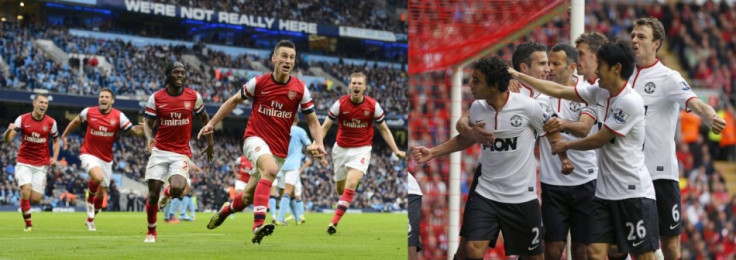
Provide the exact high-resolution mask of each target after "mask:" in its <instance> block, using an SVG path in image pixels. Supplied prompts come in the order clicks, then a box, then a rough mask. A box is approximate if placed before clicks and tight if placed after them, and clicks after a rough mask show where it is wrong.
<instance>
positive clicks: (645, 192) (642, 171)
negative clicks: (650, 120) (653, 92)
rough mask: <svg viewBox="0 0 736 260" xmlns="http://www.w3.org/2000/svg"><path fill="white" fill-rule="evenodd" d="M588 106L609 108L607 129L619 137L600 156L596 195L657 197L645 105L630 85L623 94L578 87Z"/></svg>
mask: <svg viewBox="0 0 736 260" xmlns="http://www.w3.org/2000/svg"><path fill="white" fill-rule="evenodd" d="M575 92H576V93H577V94H578V96H579V97H580V98H581V99H583V100H585V102H586V103H588V104H596V103H602V104H605V105H606V109H605V114H604V115H603V127H605V128H608V129H609V130H610V131H612V132H613V133H615V134H616V135H617V136H616V137H614V138H613V139H611V140H610V141H608V142H607V143H606V144H605V145H603V147H602V148H600V154H599V158H598V159H599V160H598V164H599V172H598V173H599V174H598V183H597V186H596V190H595V196H596V197H598V198H601V199H607V200H623V199H629V198H641V197H644V198H650V199H655V197H654V185H653V184H652V178H651V176H649V172H648V171H647V168H646V165H644V152H643V147H642V146H643V145H644V135H645V133H644V131H645V127H646V121H645V120H644V102H643V101H642V99H641V97H640V96H639V94H637V93H636V91H634V90H633V89H631V87H630V85H629V84H626V86H624V88H622V89H621V91H620V92H619V93H616V94H614V95H610V93H609V92H608V90H605V89H602V88H599V87H593V86H581V87H577V86H576V87H575Z"/></svg>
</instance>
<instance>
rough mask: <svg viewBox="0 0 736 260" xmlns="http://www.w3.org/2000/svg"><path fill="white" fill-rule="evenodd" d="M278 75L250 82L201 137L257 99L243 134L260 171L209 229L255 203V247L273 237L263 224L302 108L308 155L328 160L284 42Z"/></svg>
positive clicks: (290, 47) (289, 45)
mask: <svg viewBox="0 0 736 260" xmlns="http://www.w3.org/2000/svg"><path fill="white" fill-rule="evenodd" d="M271 61H272V62H273V64H274V71H273V73H266V74H264V75H261V76H256V77H254V78H252V79H250V80H249V81H248V82H247V83H245V84H244V85H243V87H242V88H241V89H240V91H239V92H238V93H236V94H235V95H233V96H232V97H230V98H229V99H228V100H227V101H225V103H223V104H222V106H220V109H219V110H218V111H217V114H215V116H214V117H212V120H211V121H210V122H209V123H208V124H206V125H205V126H204V127H202V130H200V132H199V135H198V137H199V136H202V135H211V134H212V132H213V131H214V126H215V124H217V123H219V122H220V121H222V119H224V118H225V117H226V116H227V115H229V114H230V113H231V112H232V111H233V109H235V107H236V106H237V105H238V104H240V102H242V101H243V100H245V99H248V98H250V99H253V112H252V113H251V115H250V119H248V125H247V126H246V128H245V133H244V134H243V153H245V156H246V157H248V160H249V161H251V162H254V163H255V165H256V170H255V171H252V172H251V178H250V180H248V184H247V185H246V186H245V192H243V195H242V196H235V199H234V200H233V202H232V204H231V203H230V202H226V203H225V204H224V205H223V206H222V208H221V209H220V211H219V212H218V213H217V214H215V215H214V216H213V217H212V219H210V222H209V223H208V224H207V228H208V229H214V228H216V227H218V226H220V225H221V224H222V222H224V221H225V219H227V216H229V215H230V214H232V213H234V212H239V211H242V210H243V209H245V207H246V206H248V205H249V204H250V203H251V202H252V203H253V228H252V230H253V239H251V241H252V242H253V243H259V244H260V243H261V240H262V239H263V237H265V236H268V235H271V233H273V230H274V227H275V226H274V225H273V224H264V222H265V220H266V212H267V211H268V195H269V191H270V189H271V186H272V184H273V180H274V179H275V178H276V173H278V171H279V168H281V165H282V164H283V163H284V158H285V157H286V155H287V153H288V149H289V133H290V132H291V125H292V123H293V120H294V117H295V116H298V115H297V114H296V113H297V112H298V109H299V108H301V110H302V114H304V116H305V117H306V120H307V125H308V126H309V131H310V132H311V134H312V136H313V137H314V144H312V145H310V146H309V147H307V150H308V151H309V152H310V153H311V154H313V155H316V156H323V155H324V154H325V148H324V145H323V144H322V136H323V135H322V129H321V128H320V125H319V119H317V115H316V113H315V111H314V101H312V96H311V94H310V93H309V89H308V88H307V86H306V84H305V83H304V81H301V80H300V79H298V78H297V77H294V76H291V75H289V73H291V70H292V69H293V68H294V65H295V64H294V62H295V61H296V46H295V45H294V43H293V42H291V41H287V40H282V41H280V42H278V43H277V44H276V46H275V47H274V50H273V55H272V56H271Z"/></svg>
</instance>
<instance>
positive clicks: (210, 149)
mask: <svg viewBox="0 0 736 260" xmlns="http://www.w3.org/2000/svg"><path fill="white" fill-rule="evenodd" d="M231 111H232V110H231ZM218 112H219V111H218ZM228 114H229V113H228ZM199 120H200V121H202V125H207V124H208V123H209V122H210V115H208V114H207V111H206V110H204V109H202V112H200V113H199ZM200 132H201V131H200ZM197 138H199V136H197ZM204 152H205V153H207V160H208V161H210V162H211V161H212V158H213V157H214V156H215V139H214V137H212V135H207V148H206V149H205V151H204ZM200 171H201V169H200Z"/></svg>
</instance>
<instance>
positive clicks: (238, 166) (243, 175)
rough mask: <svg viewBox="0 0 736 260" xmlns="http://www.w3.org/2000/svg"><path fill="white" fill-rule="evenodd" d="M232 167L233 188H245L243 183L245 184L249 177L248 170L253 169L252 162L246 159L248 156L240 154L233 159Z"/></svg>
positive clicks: (240, 189) (238, 189) (239, 189)
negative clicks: (233, 173) (233, 174)
mask: <svg viewBox="0 0 736 260" xmlns="http://www.w3.org/2000/svg"><path fill="white" fill-rule="evenodd" d="M232 168H233V172H235V190H236V191H243V190H245V184H247V183H248V180H249V179H250V172H251V171H252V170H253V164H251V163H250V161H248V158H246V157H245V155H242V156H240V157H238V159H235V162H234V163H233V166H232Z"/></svg>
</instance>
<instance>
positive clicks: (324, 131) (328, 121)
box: [310, 116, 333, 140]
mask: <svg viewBox="0 0 736 260" xmlns="http://www.w3.org/2000/svg"><path fill="white" fill-rule="evenodd" d="M332 122H333V121H332V119H331V118H330V117H329V116H328V117H325V121H324V122H322V126H321V127H320V128H321V129H322V139H323V140H324V137H325V135H327V132H329V131H330V127H332ZM310 131H311V130H310ZM312 136H314V135H312Z"/></svg>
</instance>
